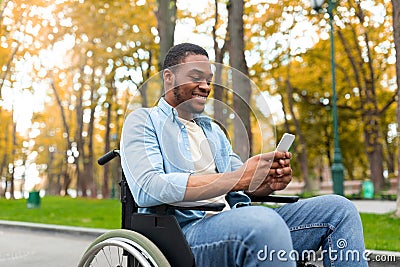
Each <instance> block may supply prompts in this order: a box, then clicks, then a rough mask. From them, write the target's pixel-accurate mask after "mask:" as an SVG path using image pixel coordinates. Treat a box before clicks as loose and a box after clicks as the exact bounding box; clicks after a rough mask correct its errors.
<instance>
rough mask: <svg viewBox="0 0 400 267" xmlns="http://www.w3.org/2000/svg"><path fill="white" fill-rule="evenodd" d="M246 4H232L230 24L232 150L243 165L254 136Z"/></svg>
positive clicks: (236, 2)
mask: <svg viewBox="0 0 400 267" xmlns="http://www.w3.org/2000/svg"><path fill="white" fill-rule="evenodd" d="M243 6H244V3H243V0H240V1H239V0H238V1H230V2H229V5H228V20H229V36H230V38H229V39H230V45H229V62H230V65H231V67H232V68H233V73H232V86H233V88H232V89H233V109H234V111H235V112H236V116H235V119H234V121H233V125H234V136H233V138H234V139H233V148H234V150H235V152H236V153H237V154H238V155H239V156H240V158H241V159H242V160H243V161H244V160H246V159H247V158H249V156H251V154H252V151H251V147H252V133H251V124H250V112H251V107H250V96H251V86H250V81H249V78H248V76H247V75H248V68H247V65H246V59H245V56H244V29H243Z"/></svg>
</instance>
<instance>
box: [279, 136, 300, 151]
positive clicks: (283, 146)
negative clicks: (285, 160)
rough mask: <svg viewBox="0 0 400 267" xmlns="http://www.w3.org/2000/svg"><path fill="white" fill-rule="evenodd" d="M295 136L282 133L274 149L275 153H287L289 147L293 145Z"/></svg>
mask: <svg viewBox="0 0 400 267" xmlns="http://www.w3.org/2000/svg"><path fill="white" fill-rule="evenodd" d="M294 138H295V135H293V134H290V133H284V134H283V136H282V139H281V140H280V141H279V144H278V146H277V147H276V151H280V152H287V151H289V148H290V146H291V145H292V144H293V141H294Z"/></svg>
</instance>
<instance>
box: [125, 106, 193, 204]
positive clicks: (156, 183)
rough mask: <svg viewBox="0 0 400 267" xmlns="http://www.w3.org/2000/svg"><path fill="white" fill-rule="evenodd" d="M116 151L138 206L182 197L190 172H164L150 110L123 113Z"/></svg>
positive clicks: (181, 198)
mask: <svg viewBox="0 0 400 267" xmlns="http://www.w3.org/2000/svg"><path fill="white" fill-rule="evenodd" d="M120 150H121V165H122V169H123V171H124V174H125V176H126V180H127V182H128V185H129V187H130V189H131V191H132V195H133V197H134V198H135V201H136V203H137V204H138V205H139V206H141V207H150V206H155V205H159V204H163V203H174V202H178V201H182V200H183V198H184V195H185V192H186V186H187V182H188V179H189V175H190V173H185V172H170V173H166V172H165V170H164V160H163V155H162V151H161V148H160V145H159V140H158V138H157V132H156V130H155V127H154V122H153V121H152V119H151V116H150V109H139V110H136V111H134V112H132V113H130V114H129V115H128V116H127V118H126V119H125V123H124V126H123V130H122V137H121V144H120Z"/></svg>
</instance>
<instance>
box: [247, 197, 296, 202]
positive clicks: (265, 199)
mask: <svg viewBox="0 0 400 267" xmlns="http://www.w3.org/2000/svg"><path fill="white" fill-rule="evenodd" d="M249 198H250V199H251V202H275V203H294V202H297V201H298V200H299V196H278V195H269V196H250V195H249Z"/></svg>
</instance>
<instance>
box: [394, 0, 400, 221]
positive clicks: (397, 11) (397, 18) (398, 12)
mask: <svg viewBox="0 0 400 267" xmlns="http://www.w3.org/2000/svg"><path fill="white" fill-rule="evenodd" d="M392 6H393V32H394V43H395V49H396V77H397V79H396V82H397V88H400V2H399V1H396V0H393V1H392ZM399 129H400V90H397V139H398V140H399V135H400V130H399ZM397 143H399V141H397ZM397 170H398V171H397V187H398V188H397V202H396V211H395V214H396V216H397V217H400V149H399V150H398V156H397Z"/></svg>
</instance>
